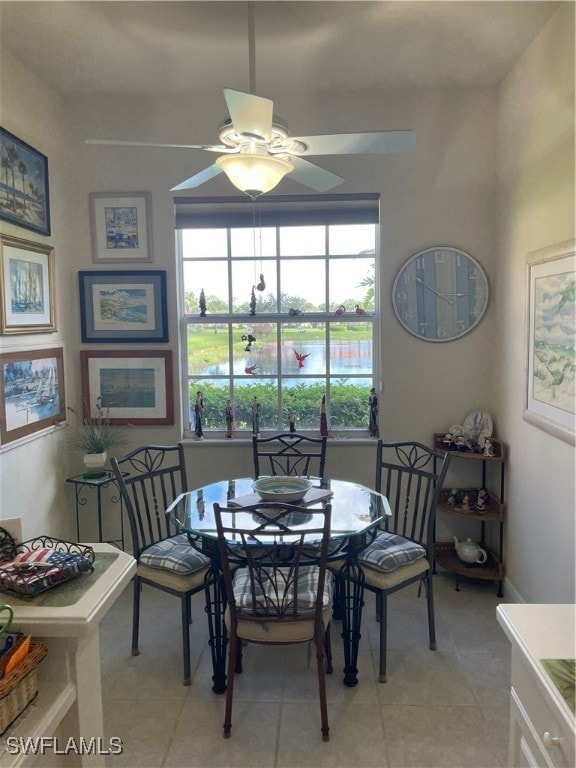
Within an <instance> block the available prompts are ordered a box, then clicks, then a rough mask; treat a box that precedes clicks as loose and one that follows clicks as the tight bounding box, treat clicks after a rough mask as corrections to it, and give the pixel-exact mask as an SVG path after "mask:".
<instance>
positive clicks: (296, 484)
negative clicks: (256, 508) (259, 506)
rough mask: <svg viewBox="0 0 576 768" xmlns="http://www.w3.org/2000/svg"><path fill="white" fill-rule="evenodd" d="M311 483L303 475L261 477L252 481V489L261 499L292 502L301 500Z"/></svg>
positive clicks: (284, 502) (285, 502)
mask: <svg viewBox="0 0 576 768" xmlns="http://www.w3.org/2000/svg"><path fill="white" fill-rule="evenodd" d="M310 488H312V483H311V482H310V480H307V479H306V478H305V477H286V476H283V475H276V476H275V477H261V478H259V479H258V480H255V481H254V491H255V493H257V494H258V496H260V498H261V499H262V501H280V502H282V503H283V504H293V503H295V502H297V501H302V499H303V498H304V496H305V495H306V493H307V491H309V490H310Z"/></svg>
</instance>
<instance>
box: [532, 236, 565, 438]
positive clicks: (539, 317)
mask: <svg viewBox="0 0 576 768" xmlns="http://www.w3.org/2000/svg"><path fill="white" fill-rule="evenodd" d="M526 267H527V294H528V344H527V366H526V369H527V382H526V408H525V410H524V413H523V418H524V420H525V421H527V422H529V423H530V424H534V425H535V426H537V427H539V428H540V429H543V430H545V431H546V432H549V433H550V434H552V435H554V436H555V437H558V438H560V439H561V440H564V441H566V442H568V443H571V444H572V445H574V443H575V420H576V408H575V405H576V388H575V369H576V332H575V326H576V323H575V319H576V314H575V310H576V295H575V293H576V271H575V268H576V261H575V250H574V241H567V242H564V243H559V244H557V245H553V246H550V247H549V248H543V249H541V250H538V251H532V252H531V253H529V254H528V256H527V257H526Z"/></svg>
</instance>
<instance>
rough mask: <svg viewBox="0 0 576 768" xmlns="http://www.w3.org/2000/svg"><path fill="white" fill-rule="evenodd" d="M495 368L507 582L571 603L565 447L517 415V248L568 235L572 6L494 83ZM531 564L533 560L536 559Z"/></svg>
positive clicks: (521, 351)
mask: <svg viewBox="0 0 576 768" xmlns="http://www.w3.org/2000/svg"><path fill="white" fill-rule="evenodd" d="M497 168H498V179H499V189H500V197H499V201H500V211H499V219H498V226H499V235H500V236H499V252H500V267H499V269H498V271H497V273H496V279H497V291H498V292H497V295H496V297H495V298H496V301H495V312H496V321H497V324H498V327H499V329H500V330H501V343H500V350H499V355H498V357H497V367H496V376H497V378H498V381H499V390H500V398H501V412H502V421H501V424H502V429H503V430H505V433H506V435H507V437H508V440H509V441H510V444H511V457H510V472H509V484H508V496H509V504H508V543H507V573H508V577H507V578H508V581H509V586H510V587H511V588H512V587H513V588H514V589H515V590H517V591H518V592H519V593H520V594H521V595H522V596H523V597H524V598H525V599H526V600H528V601H529V602H558V603H561V602H565V603H572V602H574V595H575V593H574V574H575V563H574V548H575V531H574V520H575V510H574V447H573V446H571V445H569V444H568V443H565V442H563V441H562V440H559V439H558V438H556V437H553V436H552V435H550V434H548V433H547V432H545V431H543V430H541V429H538V428H537V427H535V426H532V425H530V424H528V423H526V422H525V421H523V419H522V411H523V409H524V398H525V386H526V380H525V369H526V348H525V339H526V323H527V315H526V254H527V253H528V252H530V251H533V250H536V249H540V248H544V247H547V246H550V245H552V244H554V243H560V242H563V241H565V240H568V239H570V238H573V237H574V5H573V4H572V3H564V4H563V7H561V8H560V10H559V11H558V12H557V13H556V14H555V15H554V16H553V17H552V18H551V19H550V21H549V23H548V24H547V26H546V27H545V28H544V29H543V30H542V32H541V33H540V35H539V36H538V37H537V38H536V40H535V41H534V42H533V44H532V45H531V46H530V48H529V49H528V50H527V51H526V52H525V54H524V56H523V57H522V58H521V60H520V61H519V62H518V63H517V65H516V67H515V68H514V70H513V71H512V72H511V73H510V74H509V76H508V77H507V78H506V80H505V82H504V83H502V86H501V88H500V91H499V103H498V165H497ZM535 565H536V566H537V567H535Z"/></svg>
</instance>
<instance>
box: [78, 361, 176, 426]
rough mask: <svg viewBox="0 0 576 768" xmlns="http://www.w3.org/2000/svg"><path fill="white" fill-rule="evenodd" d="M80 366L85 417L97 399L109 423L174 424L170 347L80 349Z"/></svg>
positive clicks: (92, 410)
mask: <svg viewBox="0 0 576 768" xmlns="http://www.w3.org/2000/svg"><path fill="white" fill-rule="evenodd" d="M80 367H81V374H82V402H83V408H84V414H83V415H84V416H85V417H89V416H91V415H93V414H94V413H95V412H96V404H97V402H99V403H100V405H101V407H102V408H105V409H106V411H107V413H108V415H109V417H110V423H111V424H173V423H174V397H173V391H172V352H171V351H170V350H167V351H164V352H155V351H152V350H146V351H139V350H138V351H137V350H133V349H130V350H129V349H123V350H120V351H117V352H108V351H100V352H85V351H82V352H80ZM98 398H101V400H100V401H99V400H98Z"/></svg>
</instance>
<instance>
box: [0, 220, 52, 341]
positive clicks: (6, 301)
mask: <svg viewBox="0 0 576 768" xmlns="http://www.w3.org/2000/svg"><path fill="white" fill-rule="evenodd" d="M0 262H1V264H0V277H1V280H0V303H1V306H0V331H1V332H2V333H3V334H4V335H8V334H12V333H54V331H56V302H55V297H54V282H55V281H54V249H53V248H52V246H51V245H42V244H40V243H33V242H31V241H29V240H20V239H19V238H17V237H8V235H1V236H0Z"/></svg>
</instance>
